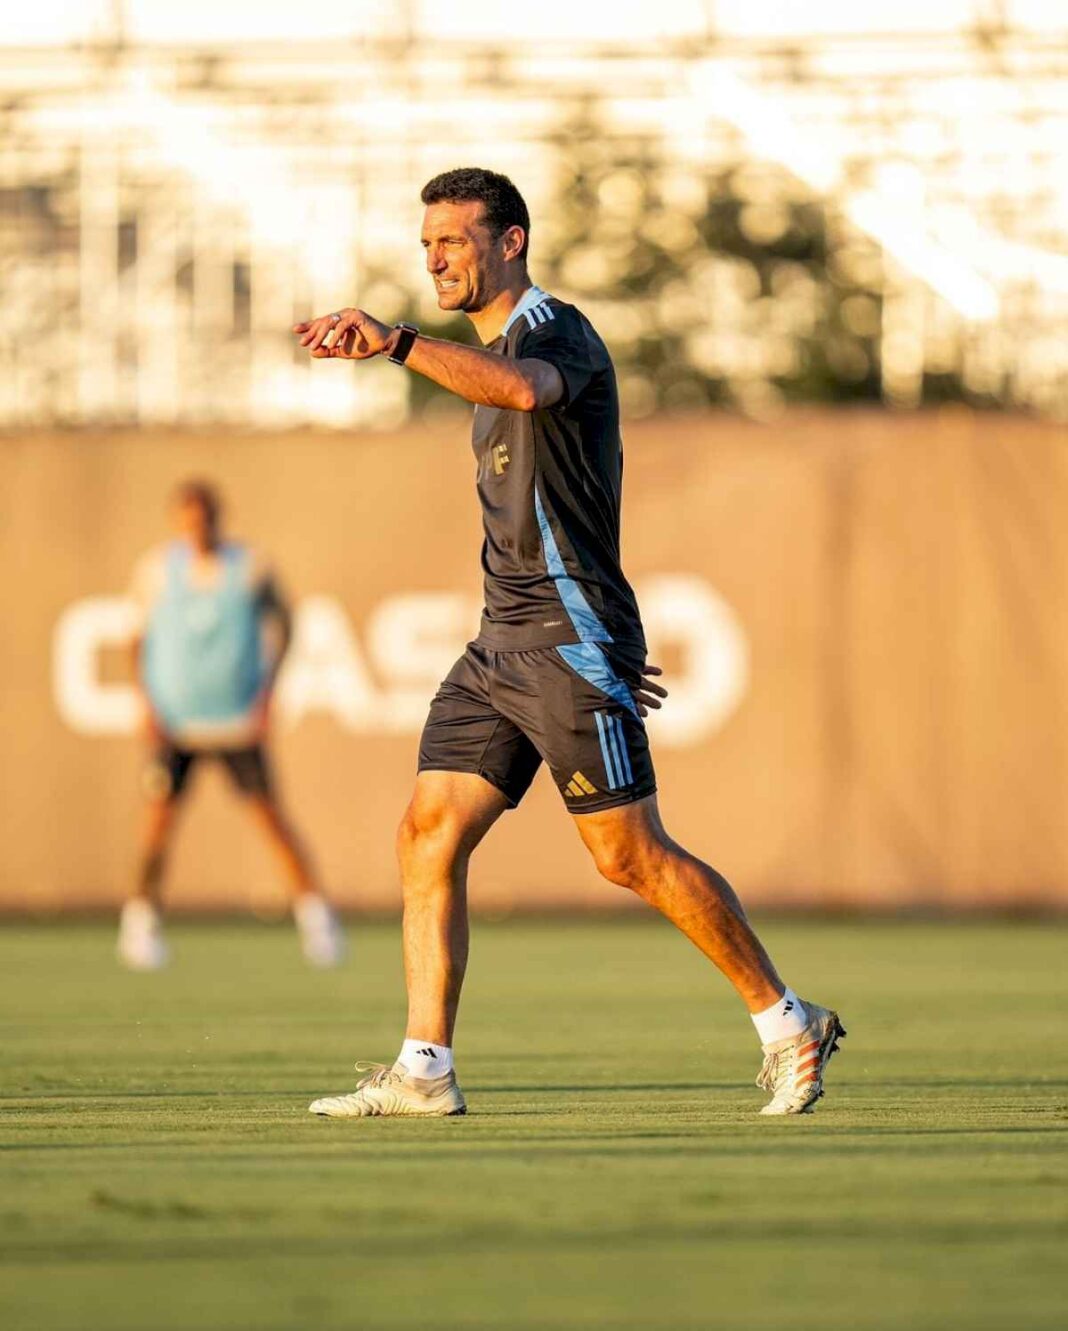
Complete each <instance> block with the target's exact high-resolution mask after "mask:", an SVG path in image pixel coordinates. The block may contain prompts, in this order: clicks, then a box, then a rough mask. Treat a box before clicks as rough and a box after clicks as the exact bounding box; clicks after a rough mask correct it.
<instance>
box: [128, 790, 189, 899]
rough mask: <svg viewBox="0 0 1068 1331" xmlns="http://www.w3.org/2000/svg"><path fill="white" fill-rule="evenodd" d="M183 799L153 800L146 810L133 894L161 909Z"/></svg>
mask: <svg viewBox="0 0 1068 1331" xmlns="http://www.w3.org/2000/svg"><path fill="white" fill-rule="evenodd" d="M180 803H181V801H180V800H179V799H178V798H177V797H176V796H174V795H167V796H164V798H163V799H153V800H149V802H148V805H147V807H146V809H145V812H144V820H143V823H142V830H141V844H140V847H139V849H138V859H137V871H136V879H135V882H134V890H133V893H132V894H131V895H132V896H133V897H137V898H140V899H141V900H143V901H147V902H148V903H149V904H150V905H152V906H155V907H156V908H157V909H159V906H160V901H161V897H162V893H163V876H164V874H165V872H166V869H167V857H168V854H169V852H170V848H171V841H172V840H173V835H174V829H175V825H176V823H177V819H178V809H179V806H180Z"/></svg>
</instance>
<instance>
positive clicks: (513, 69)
mask: <svg viewBox="0 0 1068 1331" xmlns="http://www.w3.org/2000/svg"><path fill="white" fill-rule="evenodd" d="M561 34H566V36H565V35H561ZM1066 73H1068V12H1066V11H1065V9H1064V7H1063V6H1061V5H1057V4H1051V3H1049V2H1048V0H940V2H939V3H938V4H930V3H928V2H927V0H897V3H895V4H893V5H885V4H877V5H867V6H865V5H857V4H855V3H851V2H849V0H809V3H806V4H805V5H803V6H800V5H785V4H760V3H751V0H709V2H708V3H699V2H698V0H663V2H662V3H660V4H656V5H652V4H641V5H638V4H630V5H620V4H603V3H596V4H591V3H587V4H585V5H583V6H575V5H568V4H565V3H562V2H561V0H539V3H538V4H536V5H531V6H527V7H524V8H522V9H520V10H516V9H515V8H514V7H505V6H475V7H473V8H470V9H464V8H460V9H457V8H455V7H450V6H446V7H441V6H438V5H431V4H429V3H425V2H424V0H407V3H394V4H387V5H382V4H380V3H370V0H350V3H347V4H344V5H340V6H327V7H324V6H318V7H309V6H296V5H293V4H291V3H282V0H259V2H258V3H254V4H253V3H249V2H247V0H183V3H182V4H180V5H174V4H169V3H162V2H161V0H155V2H153V0H79V3H70V2H69V0H68V2H67V3H63V2H62V0H36V2H35V3H34V4H33V5H32V6H24V7H21V8H20V10H19V12H18V13H17V14H8V15H7V16H5V19H4V22H3V24H2V25H0V90H2V99H0V100H2V106H0V171H2V178H0V236H2V239H0V274H2V277H0V280H2V283H3V289H4V296H5V299H4V302H3V313H2V323H0V364H2V366H3V374H2V375H0V424H2V425H6V426H26V425H42V424H73V425H83V424H132V425H161V424H178V425H195V424H202V423H211V422H233V423H235V424H236V423H239V424H242V425H248V424H252V425H256V426H262V427H284V426H286V425H295V424H301V423H309V422H316V423H320V424H326V425H342V424H352V423H363V424H367V425H373V426H375V427H383V428H384V427H389V426H393V425H397V424H399V423H401V422H402V421H403V420H404V419H405V418H406V417H408V416H410V415H411V414H412V413H413V412H416V413H419V412H422V411H423V410H428V409H429V410H437V409H439V408H440V405H441V403H442V399H441V398H440V397H437V396H435V395H434V394H432V393H431V391H430V390H429V389H428V388H426V387H425V386H420V385H419V384H418V383H417V382H416V381H415V379H414V378H413V377H410V376H406V375H399V374H396V373H395V372H394V371H393V370H392V368H391V367H390V366H388V365H384V364H382V365H378V364H375V365H371V366H368V367H365V368H364V369H363V370H362V371H361V372H360V373H359V374H355V373H352V372H351V371H350V370H341V371H339V372H337V373H334V369H335V368H336V367H328V368H327V370H326V371H325V372H324V369H323V367H322V366H313V365H311V364H310V363H308V362H307V361H306V360H303V361H302V360H301V359H300V358H299V357H298V356H296V354H295V353H294V349H293V347H292V346H291V344H290V341H291V340H290V338H289V337H288V335H287V328H288V326H289V324H290V323H291V322H292V320H293V318H294V317H295V316H303V315H305V314H306V313H307V312H309V311H316V310H318V311H321V310H323V309H329V308H332V307H333V306H335V305H337V304H338V303H339V302H342V301H353V300H358V301H359V302H360V303H361V304H365V305H367V306H368V307H369V308H370V309H372V310H373V311H374V312H375V313H377V314H378V315H380V316H381V317H384V318H399V317H402V316H403V315H404V314H408V315H410V316H411V315H414V316H415V317H416V318H418V319H419V320H421V321H422V322H423V323H424V324H425V325H428V326H433V325H434V321H435V313H436V312H435V310H434V308H433V307H432V305H429V304H428V300H429V299H430V295H431V293H430V289H429V286H428V284H427V283H426V281H425V279H423V278H422V275H421V269H420V259H421V256H420V251H419V247H418V244H417V242H416V236H417V228H418V223H419V204H418V189H419V186H420V185H421V184H422V183H423V181H424V180H425V179H426V178H427V177H428V176H429V175H431V174H432V173H434V172H435V171H437V170H439V169H442V168H443V167H447V166H453V165H458V164H463V163H474V162H477V163H480V164H486V165H491V166H495V167H498V168H500V169H504V170H506V171H508V172H509V173H510V174H512V175H514V176H515V177H516V179H517V180H518V181H519V182H520V184H521V186H522V187H523V188H524V190H526V191H527V192H528V194H529V196H530V199H531V203H532V211H533V214H534V217H535V231H534V241H535V250H534V254H535V260H536V263H535V273H536V275H537V277H538V278H539V280H541V281H542V283H543V284H544V285H548V286H551V287H552V289H554V290H555V291H556V292H557V293H558V294H559V295H561V296H564V297H572V298H574V299H576V300H578V301H580V302H581V303H582V305H583V307H584V308H585V309H587V310H588V312H589V313H590V314H591V316H592V317H593V318H594V321H595V322H596V323H597V324H598V326H599V327H600V328H601V329H602V331H603V332H604V333H605V335H606V336H607V338H608V339H609V341H610V343H611V345H612V347H613V351H614V353H615V355H616V358H617V364H618V367H619V369H620V374H621V382H622V386H623V390H624V397H625V404H626V407H627V410H628V411H629V413H630V414H631V415H632V416H638V415H644V414H649V413H651V412H653V411H655V410H658V409H660V408H665V407H667V408H677V407H693V406H700V405H702V404H707V403H715V402H723V403H727V404H730V405H732V406H733V407H735V408H738V409H740V410H742V411H744V412H746V413H747V414H750V415H754V416H758V417H761V416H767V415H769V414H773V413H774V412H775V411H776V410H777V409H778V408H779V407H780V406H781V405H782V404H783V403H785V402H788V401H791V400H797V399H807V400H813V399H815V400H838V399H867V400H874V401H880V400H881V401H883V402H885V403H887V404H890V405H894V406H915V405H918V404H920V403H923V402H932V401H941V400H946V399H957V400H964V401H968V402H971V403H973V404H977V405H1005V406H1015V407H1025V408H1028V409H1035V410H1038V411H1040V412H1043V413H1048V414H1051V415H1054V416H1059V417H1063V416H1065V415H1068V337H1066V334H1068V257H1065V254H1066V251H1068V80H1066V78H1065V75H1066ZM564 147H566V152H561V151H560V149H561V148H564ZM42 343H45V344H47V350H46V351H45V352H44V354H42ZM57 353H58V354H57Z"/></svg>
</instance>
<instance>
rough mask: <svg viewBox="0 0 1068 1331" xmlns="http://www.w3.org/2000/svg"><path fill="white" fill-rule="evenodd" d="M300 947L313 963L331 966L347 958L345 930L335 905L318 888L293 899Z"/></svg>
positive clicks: (320, 965)
mask: <svg viewBox="0 0 1068 1331" xmlns="http://www.w3.org/2000/svg"><path fill="white" fill-rule="evenodd" d="M293 918H294V919H295V920H296V922H297V932H298V933H299V934H300V948H301V951H302V952H303V953H304V959H305V960H306V961H307V962H308V964H309V965H311V966H318V967H320V968H321V969H324V970H326V969H329V968H330V967H331V966H340V965H341V963H342V962H343V961H344V960H345V934H344V932H343V931H342V928H341V924H340V922H339V921H338V918H337V916H336V915H335V914H334V908H333V907H332V906H331V905H330V903H329V901H327V899H326V898H325V897H321V896H320V895H319V894H318V893H317V892H304V893H302V894H301V895H300V896H299V897H297V899H296V901H295V902H294V903H293Z"/></svg>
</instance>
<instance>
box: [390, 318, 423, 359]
mask: <svg viewBox="0 0 1068 1331" xmlns="http://www.w3.org/2000/svg"><path fill="white" fill-rule="evenodd" d="M418 336H419V329H418V328H416V327H415V326H414V324H396V325H395V326H394V328H393V335H392V336H391V338H390V341H391V342H392V343H393V350H392V351H387V352H386V359H387V360H391V361H392V362H393V364H394V365H403V364H404V362H405V361H406V360H407V359H408V353H409V352H410V351H411V349H412V347H414V346H415V339H416V338H417V337H418ZM387 345H388V344H387Z"/></svg>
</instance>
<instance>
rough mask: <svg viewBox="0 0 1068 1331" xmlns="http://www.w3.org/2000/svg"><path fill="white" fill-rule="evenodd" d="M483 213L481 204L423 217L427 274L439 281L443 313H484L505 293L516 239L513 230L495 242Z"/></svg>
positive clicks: (441, 208)
mask: <svg viewBox="0 0 1068 1331" xmlns="http://www.w3.org/2000/svg"><path fill="white" fill-rule="evenodd" d="M484 211H485V206H484V205H483V204H482V203H479V202H477V201H474V202H470V203H432V204H430V205H429V206H428V207H427V210H426V214H425V215H424V217H423V249H424V250H425V251H426V270H427V272H428V273H429V274H430V276H431V277H432V278H433V279H434V287H435V290H436V291H437V296H438V306H439V307H440V308H441V309H443V310H464V311H466V312H467V313H471V312H473V311H477V310H481V309H484V308H485V306H487V305H488V304H489V303H490V301H492V300H493V299H494V298H495V297H496V296H498V295H500V293H501V291H502V290H504V287H505V285H506V273H507V263H508V258H507V257H506V256H509V255H510V254H511V252H512V251H514V250H515V248H516V245H515V235H516V234H517V233H516V231H515V229H513V230H512V231H506V232H505V233H504V235H503V236H496V237H495V236H494V235H493V234H492V233H491V231H490V229H489V227H487V226H486V224H485V222H484V221H483V220H482V219H483V213H484ZM518 234H521V233H518ZM513 257H514V256H513Z"/></svg>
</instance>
